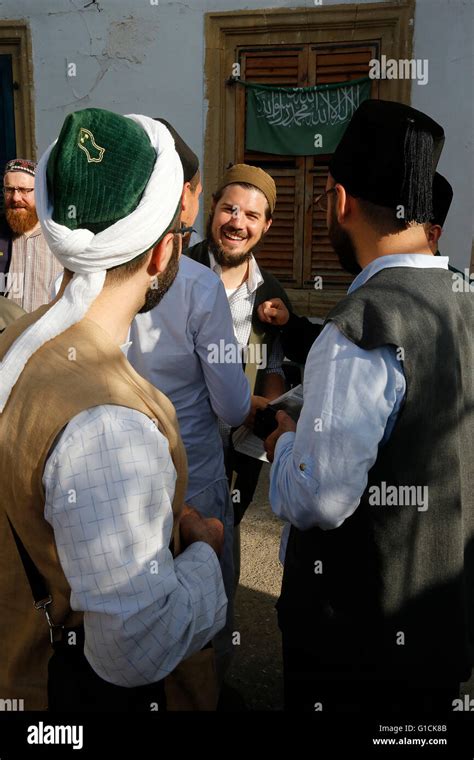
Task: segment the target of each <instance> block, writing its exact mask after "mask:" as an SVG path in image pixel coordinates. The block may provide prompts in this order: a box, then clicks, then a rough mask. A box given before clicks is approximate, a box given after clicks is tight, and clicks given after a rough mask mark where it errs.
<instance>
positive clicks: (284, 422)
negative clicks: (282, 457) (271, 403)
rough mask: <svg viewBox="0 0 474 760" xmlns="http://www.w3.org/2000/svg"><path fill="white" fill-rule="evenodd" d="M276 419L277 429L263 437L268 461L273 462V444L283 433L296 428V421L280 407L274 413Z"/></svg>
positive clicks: (274, 444) (293, 430) (290, 431)
mask: <svg viewBox="0 0 474 760" xmlns="http://www.w3.org/2000/svg"><path fill="white" fill-rule="evenodd" d="M276 421H277V422H278V427H277V429H276V430H274V431H273V433H271V434H270V435H269V436H268V438H266V439H265V441H264V444H263V445H264V447H265V452H266V455H267V458H268V461H269V462H273V457H274V456H275V446H276V445H277V441H278V439H279V437H280V436H281V435H283V433H294V432H295V430H296V422H294V420H292V419H291V417H290V416H289V414H287V413H286V412H284V411H282V410H281V409H280V411H279V412H277V413H276Z"/></svg>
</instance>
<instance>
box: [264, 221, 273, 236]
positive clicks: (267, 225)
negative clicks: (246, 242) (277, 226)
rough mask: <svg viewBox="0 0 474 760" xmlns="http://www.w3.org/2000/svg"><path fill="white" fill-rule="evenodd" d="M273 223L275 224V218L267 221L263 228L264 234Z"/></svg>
mask: <svg viewBox="0 0 474 760" xmlns="http://www.w3.org/2000/svg"><path fill="white" fill-rule="evenodd" d="M272 224H273V219H272V218H270V219H269V220H268V222H265V227H264V228H263V234H264V235H266V234H267V232H268V230H269V229H270V227H271V226H272Z"/></svg>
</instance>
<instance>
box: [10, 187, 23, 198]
mask: <svg viewBox="0 0 474 760" xmlns="http://www.w3.org/2000/svg"><path fill="white" fill-rule="evenodd" d="M17 196H18V198H20V200H22V199H23V196H22V194H21V193H20V191H19V190H18V188H17V187H15V188H14V189H13V194H12V198H13V199H14V200H17Z"/></svg>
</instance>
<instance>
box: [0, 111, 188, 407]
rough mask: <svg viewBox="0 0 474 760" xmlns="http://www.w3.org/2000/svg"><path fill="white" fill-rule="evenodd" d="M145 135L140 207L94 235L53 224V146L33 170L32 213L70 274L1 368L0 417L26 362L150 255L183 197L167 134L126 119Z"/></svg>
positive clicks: (144, 119) (144, 121) (148, 122)
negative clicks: (148, 149) (151, 155)
mask: <svg viewBox="0 0 474 760" xmlns="http://www.w3.org/2000/svg"><path fill="white" fill-rule="evenodd" d="M125 118H127V119H132V121H135V122H136V123H137V124H139V125H140V126H141V127H142V128H143V129H144V130H145V132H146V134H147V135H148V137H149V139H150V143H151V145H152V146H153V148H155V150H156V153H157V156H156V161H155V165H154V167H153V171H152V173H151V176H150V179H149V180H148V184H147V186H146V188H145V191H144V193H143V195H142V197H141V199H140V203H139V204H138V206H137V207H136V209H135V210H134V211H132V213H131V214H129V215H128V216H126V217H124V218H123V219H120V220H119V221H118V222H115V224H112V225H111V226H110V227H107V229H105V230H102V232H98V233H97V234H96V235H95V234H94V233H93V232H91V231H90V230H87V229H75V230H70V229H69V228H68V227H65V226H63V225H62V224H57V223H56V222H53V219H52V214H53V208H52V206H51V203H50V201H49V198H48V187H47V179H46V169H47V166H48V159H49V156H50V154H51V151H52V149H53V148H54V146H55V144H56V142H57V140H55V142H54V143H53V144H52V145H50V146H49V148H48V149H47V150H46V151H45V153H43V155H42V157H41V159H40V161H39V163H38V167H37V170H36V179H35V198H36V211H37V214H38V218H39V221H40V224H41V228H42V231H43V235H44V237H45V239H46V242H47V244H48V246H49V248H50V250H51V251H52V253H53V254H54V255H55V256H56V258H57V259H59V261H60V262H61V264H62V265H63V266H64V267H65V268H66V269H69V270H71V271H72V272H74V273H75V274H74V277H73V278H72V280H71V281H70V282H69V284H68V285H67V287H66V289H65V291H64V294H63V295H62V297H61V298H60V299H59V301H58V302H57V303H55V304H54V306H52V307H51V308H50V309H49V311H48V312H47V314H45V315H44V316H43V317H41V319H39V320H38V321H37V322H35V323H34V324H33V325H31V326H30V327H29V328H28V329H26V330H25V331H24V332H23V333H22V334H21V335H20V336H19V338H17V340H16V341H15V342H14V343H13V344H12V345H11V346H10V348H9V350H8V351H7V353H6V354H5V357H4V359H3V362H1V364H0V412H2V411H3V409H4V407H5V404H6V403H7V401H8V398H9V396H10V393H11V391H12V388H13V386H14V385H15V383H16V382H17V380H18V378H19V377H20V375H21V373H22V371H23V369H24V367H25V364H26V362H27V361H28V359H29V358H30V357H31V356H32V355H33V354H34V353H35V351H37V350H38V349H39V348H41V346H42V345H44V343H46V342H47V341H48V340H51V339H52V338H55V337H56V336H57V335H59V334H60V333H62V332H64V331H65V330H67V329H68V327H71V326H72V325H74V324H76V322H80V320H81V319H83V317H84V316H85V315H86V313H87V311H88V310H89V307H90V306H91V304H92V302H93V301H94V300H95V299H96V298H97V296H98V295H99V293H100V292H101V290H102V288H103V286H104V282H105V276H106V270H107V269H110V268H111V267H115V266H119V265H120V264H126V263H127V261H131V260H132V259H134V258H135V257H136V256H139V255H140V254H141V253H144V252H145V251H147V250H149V249H150V248H151V247H152V246H153V245H154V244H155V243H156V241H157V240H158V239H159V238H160V236H161V235H162V234H163V233H164V232H165V231H166V229H167V228H168V227H169V225H170V223H171V221H172V219H173V217H174V215H175V213H176V210H177V208H178V203H179V201H180V198H181V194H182V191H183V168H182V164H181V161H180V159H179V156H178V154H177V152H176V149H175V144H174V140H173V137H172V136H171V133H170V132H169V131H168V129H167V128H166V127H165V126H164V124H161V123H160V122H158V121H155V120H154V119H151V118H150V117H148V116H141V115H137V114H127V116H126V117H125Z"/></svg>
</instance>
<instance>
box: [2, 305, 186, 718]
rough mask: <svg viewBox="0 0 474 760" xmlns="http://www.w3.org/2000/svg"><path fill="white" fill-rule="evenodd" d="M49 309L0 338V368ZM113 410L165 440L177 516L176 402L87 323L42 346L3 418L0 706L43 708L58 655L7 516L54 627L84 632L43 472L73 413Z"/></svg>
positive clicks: (181, 465)
mask: <svg viewBox="0 0 474 760" xmlns="http://www.w3.org/2000/svg"><path fill="white" fill-rule="evenodd" d="M49 308H50V307H49V306H42V307H41V308H40V309H37V310H36V311H35V312H33V313H32V314H28V315H26V316H24V317H22V318H21V319H19V320H18V321H17V322H15V323H13V324H12V325H10V326H9V327H8V328H7V330H6V331H5V332H4V333H3V334H2V335H0V359H2V358H3V356H4V355H5V353H6V352H7V350H8V348H9V347H10V345H11V344H12V343H13V341H14V340H15V339H16V338H17V336H18V335H20V334H21V333H22V332H23V330H25V329H26V328H27V327H28V326H29V325H30V324H32V323H33V322H35V321H36V320H37V319H39V318H40V317H41V316H42V315H43V314H44V313H45V312H46V311H47V310H48V309H49ZM103 404H117V405H119V406H125V407H128V408H130V409H136V410H138V411H140V412H142V413H143V414H145V415H147V416H148V417H149V418H150V419H152V420H154V422H155V424H156V425H157V426H158V428H159V430H160V431H161V432H162V433H163V435H164V436H165V437H166V438H167V439H168V441H169V448H170V453H171V457H172V460H173V463H174V466H175V468H176V471H177V482H176V489H175V494H174V500H173V514H174V517H175V530H174V541H175V547H174V548H175V552H177V551H178V548H179V547H178V545H177V544H178V540H179V537H178V528H177V526H178V521H177V517H178V516H179V512H180V510H181V508H182V505H183V502H184V494H185V491H186V484H187V464H186V454H185V451H184V447H183V444H182V441H181V437H180V434H179V428H178V423H177V419H176V413H175V410H174V407H173V406H172V404H171V402H170V401H169V400H168V399H167V398H166V396H164V395H163V394H162V393H160V392H159V391H158V390H157V389H156V388H154V387H153V386H152V385H150V383H148V382H147V381H146V380H144V379H143V378H142V377H140V375H138V374H137V373H136V372H135V370H134V369H133V368H132V367H131V365H130V364H129V362H128V361H127V359H126V358H125V356H124V355H123V353H122V351H121V350H120V348H119V347H118V346H117V345H116V344H114V343H113V342H112V341H111V339H110V338H109V336H108V335H107V333H105V332H104V331H103V330H102V329H101V328H100V327H98V325H96V324H95V323H94V322H92V321H91V320H89V319H83V320H82V321H81V322H80V323H78V324H77V325H74V326H73V327H71V328H69V329H68V330H66V332H64V333H62V334H61V335H59V336H58V337H57V338H54V340H52V341H49V342H48V343H46V344H45V345H44V346H42V348H41V349H40V350H39V351H37V352H36V353H35V354H34V355H33V356H32V357H31V359H30V360H29V361H28V363H27V365H26V367H25V369H24V371H23V372H22V374H21V376H20V378H19V380H18V382H17V384H16V385H15V387H14V388H13V390H12V393H11V396H10V398H9V400H8V403H7V405H6V407H5V409H4V411H3V413H2V414H0V700H1V699H23V700H24V709H25V710H45V709H46V707H47V695H46V686H47V665H48V660H49V658H50V656H51V654H52V649H51V646H50V642H49V629H48V627H47V624H46V619H45V616H44V613H43V612H40V611H37V610H35V609H34V607H33V601H32V595H31V589H30V587H29V585H28V581H27V579H26V576H25V572H24V569H23V566H22V564H21V561H20V558H19V555H18V550H17V548H16V545H15V543H14V540H13V538H12V535H11V530H10V526H9V524H8V522H7V519H6V515H8V516H9V518H10V520H11V522H12V524H13V525H14V527H15V530H16V532H17V533H18V535H19V536H20V538H21V540H22V542H23V544H24V545H25V547H26V549H27V551H28V552H29V554H30V556H31V558H32V559H33V561H34V562H35V564H36V566H37V567H38V569H39V571H40V573H41V574H42V575H43V577H44V579H45V581H46V584H47V586H48V589H49V590H50V593H51V594H52V596H53V604H52V605H50V607H49V610H50V614H51V617H52V619H53V620H54V622H55V623H62V624H64V625H66V626H75V625H78V624H80V622H81V619H82V613H80V612H73V611H72V610H71V608H70V604H69V600H70V587H69V584H68V582H67V580H66V578H65V576H64V573H63V571H62V569H61V565H60V563H59V559H58V554H57V550H56V544H55V541H54V534H53V531H52V528H51V526H50V525H49V523H47V522H46V520H45V519H44V505H45V494H44V489H43V484H42V477H43V470H44V465H45V462H46V459H47V457H48V453H49V452H50V449H51V447H52V445H53V443H54V441H55V438H56V437H57V435H58V434H59V433H60V432H61V430H62V429H63V428H64V427H65V426H66V425H67V423H68V422H69V421H70V420H71V419H72V418H73V417H74V416H76V415H77V414H79V413H80V412H82V411H84V410H85V409H89V408H91V407H94V406H99V405H103Z"/></svg>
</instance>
